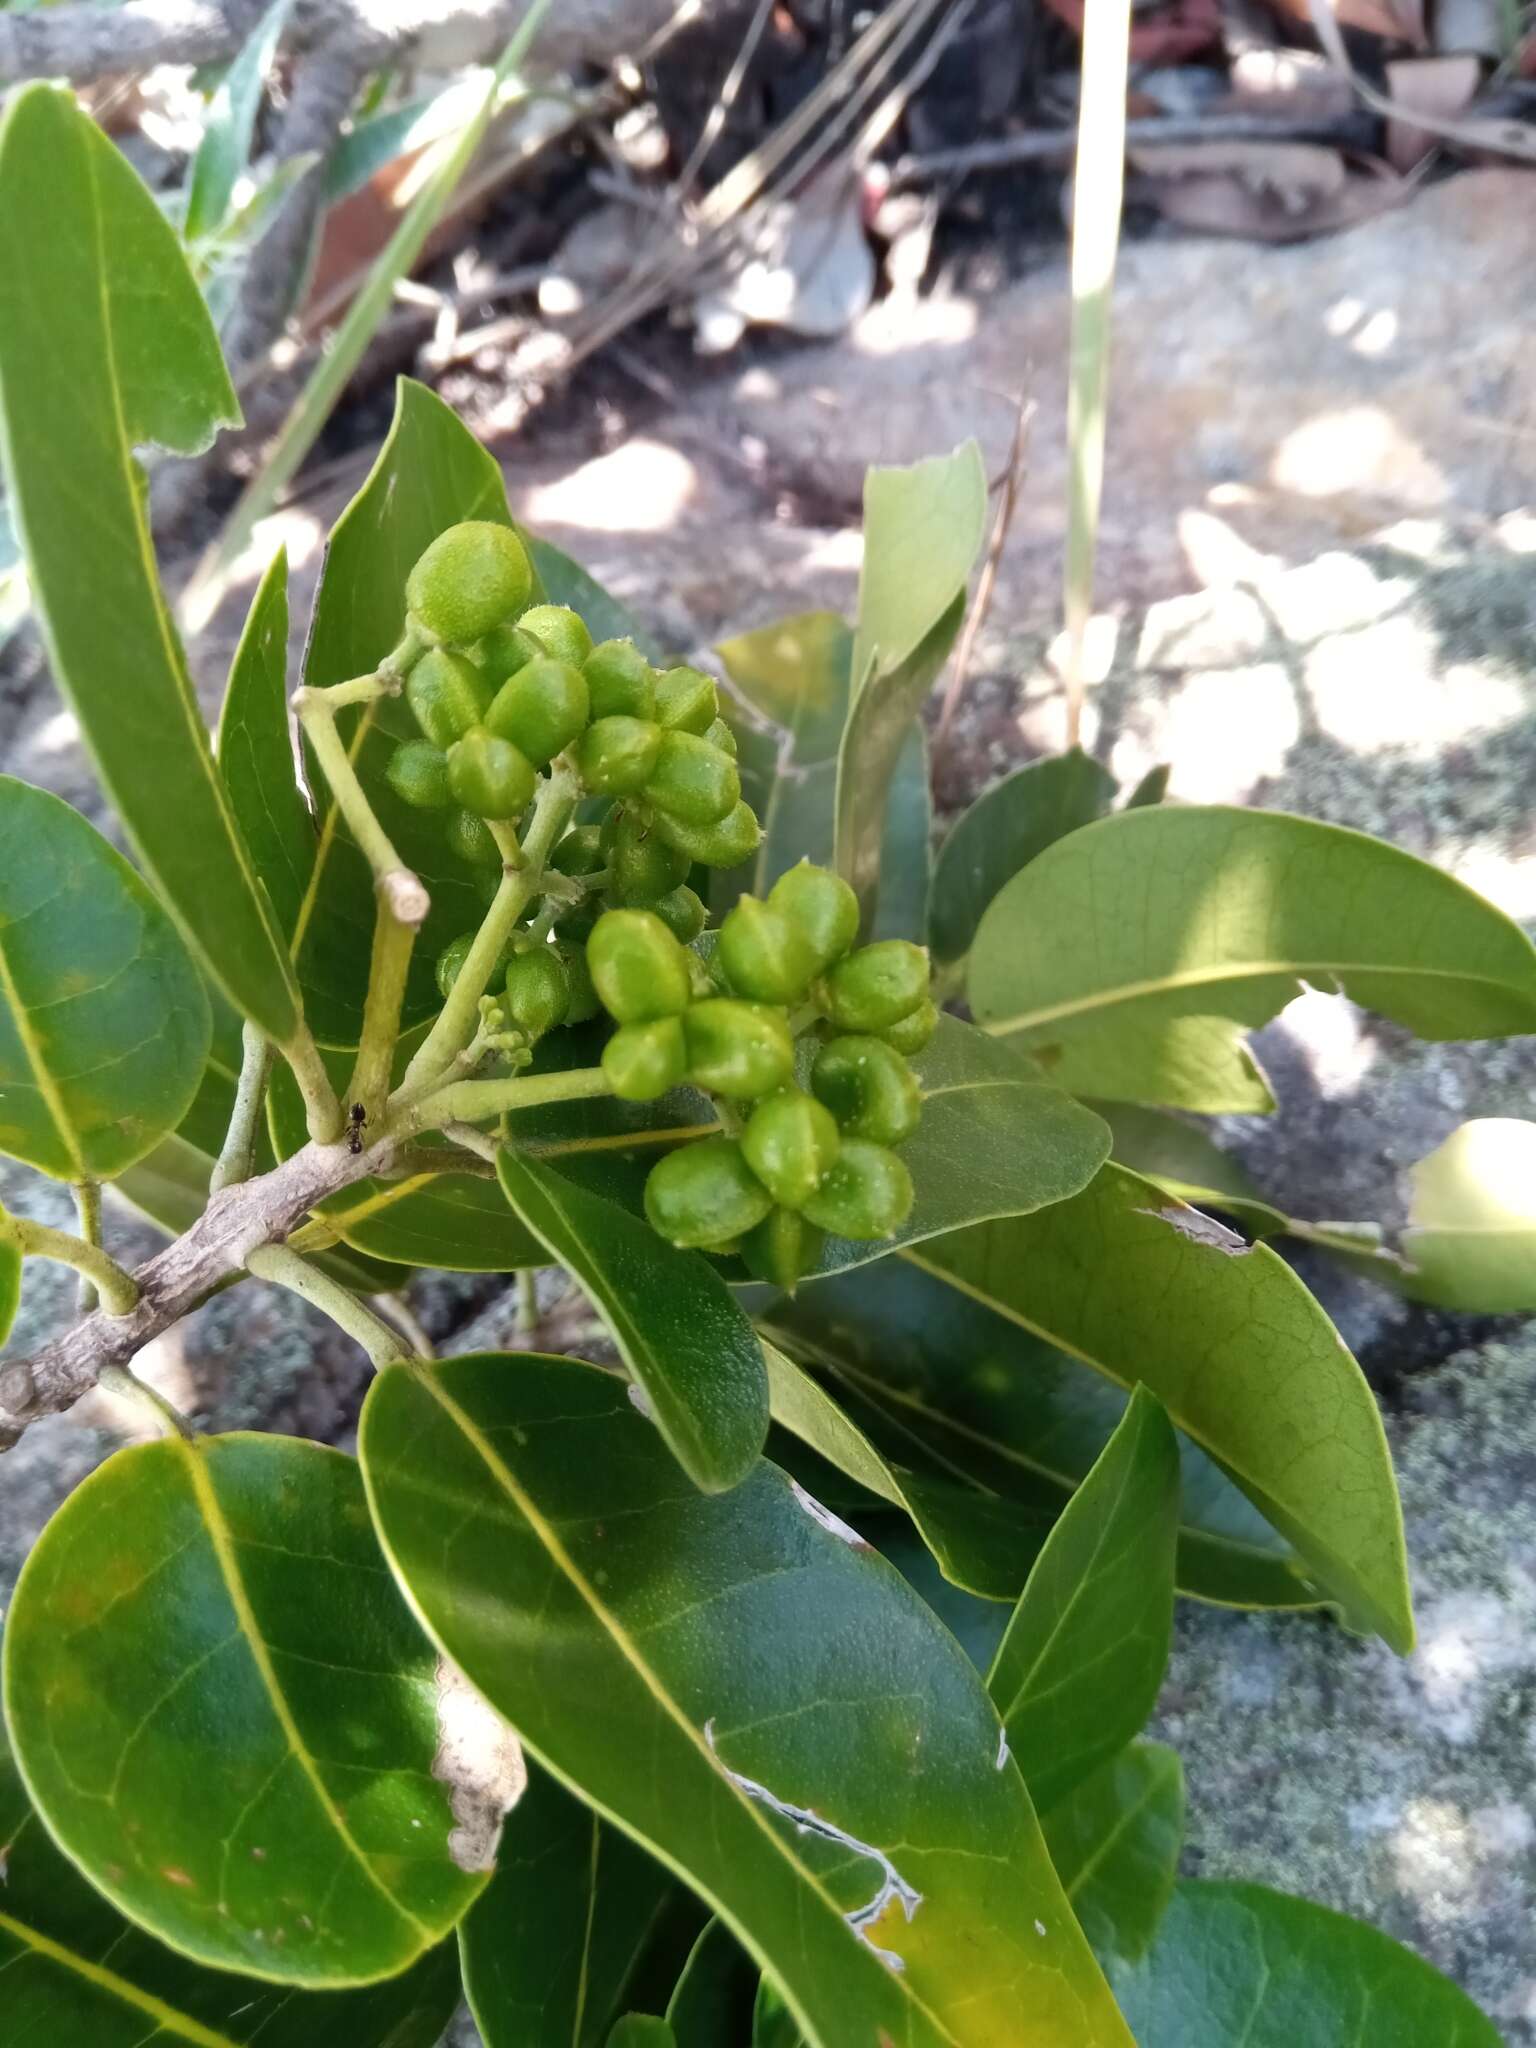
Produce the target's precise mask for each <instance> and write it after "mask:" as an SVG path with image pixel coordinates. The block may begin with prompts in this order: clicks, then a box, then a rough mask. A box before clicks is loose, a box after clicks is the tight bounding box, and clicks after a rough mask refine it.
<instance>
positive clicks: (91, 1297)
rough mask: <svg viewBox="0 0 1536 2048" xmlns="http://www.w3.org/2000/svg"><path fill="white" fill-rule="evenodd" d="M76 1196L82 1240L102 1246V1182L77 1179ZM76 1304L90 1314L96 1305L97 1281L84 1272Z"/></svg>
mask: <svg viewBox="0 0 1536 2048" xmlns="http://www.w3.org/2000/svg"><path fill="white" fill-rule="evenodd" d="M72 1185H73V1189H74V1197H75V1221H76V1223H77V1224H78V1225H79V1230H80V1238H81V1242H82V1243H84V1244H89V1245H94V1246H96V1247H97V1248H98V1249H100V1246H101V1182H100V1181H96V1180H77V1181H75V1182H74V1183H73V1184H72ZM75 1305H76V1307H77V1308H78V1309H79V1311H80V1313H81V1315H83V1316H85V1315H89V1314H90V1312H91V1310H92V1309H93V1308H94V1307H95V1306H96V1283H95V1282H94V1281H93V1280H91V1279H90V1278H88V1276H87V1275H86V1274H84V1273H82V1274H81V1275H80V1287H79V1291H78V1293H77V1294H76V1296H75Z"/></svg>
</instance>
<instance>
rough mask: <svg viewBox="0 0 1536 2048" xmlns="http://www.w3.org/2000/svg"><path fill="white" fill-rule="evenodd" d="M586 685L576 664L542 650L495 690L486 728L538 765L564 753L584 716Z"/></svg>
mask: <svg viewBox="0 0 1536 2048" xmlns="http://www.w3.org/2000/svg"><path fill="white" fill-rule="evenodd" d="M587 709H588V706H587V686H586V683H585V681H584V680H583V678H582V673H581V670H580V669H579V668H573V667H572V665H571V664H570V662H568V661H556V660H554V659H553V658H552V657H551V656H550V655H547V654H541V655H538V656H536V657H535V659H534V660H532V661H530V662H526V663H525V664H524V666H523V667H522V668H520V669H519V670H518V671H517V674H516V675H514V676H511V677H509V678H508V680H507V681H506V682H504V683H503V684H502V686H501V688H500V689H499V690H498V691H497V693H496V697H495V700H494V701H493V703H492V705H491V707H490V709H489V710H488V711H487V712H486V714H485V723H486V726H487V727H488V729H489V730H490V731H491V732H493V733H495V734H496V735H497V736H498V738H500V739H504V740H511V741H512V743H513V745H514V746H516V747H520V748H521V749H522V751H523V752H524V753H525V754H526V755H527V756H528V758H529V760H530V761H532V762H533V764H534V766H535V767H537V768H542V767H544V766H545V765H546V763H548V762H550V761H553V759H554V758H555V756H556V754H559V753H563V752H564V751H565V749H566V748H567V747H568V746H569V745H570V744H571V741H572V740H573V739H575V738H576V736H577V734H578V733H579V732H581V731H582V729H583V728H584V727H585V725H586V722H587Z"/></svg>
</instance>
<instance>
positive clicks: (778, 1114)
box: [741, 1088, 842, 1209]
mask: <svg viewBox="0 0 1536 2048" xmlns="http://www.w3.org/2000/svg"><path fill="white" fill-rule="evenodd" d="M841 1148H842V1139H841V1137H840V1135H839V1133H838V1128H837V1124H836V1122H835V1120H834V1118H833V1116H832V1113H831V1111H830V1110H827V1109H824V1108H823V1107H822V1105H821V1104H820V1103H819V1102H818V1101H816V1099H815V1097H814V1096H810V1095H805V1094H803V1093H802V1092H801V1091H800V1089H798V1088H781V1089H779V1090H778V1092H777V1093H776V1094H774V1095H770V1096H767V1097H766V1098H765V1099H764V1100H763V1101H762V1102H760V1103H759V1104H758V1105H757V1107H756V1109H754V1110H753V1112H752V1114H751V1116H749V1117H748V1119H747V1127H746V1129H745V1130H744V1131H743V1132H742V1134H741V1149H742V1151H743V1152H744V1153H745V1154H746V1157H747V1164H748V1166H750V1167H751V1169H752V1171H753V1172H754V1173H755V1174H756V1175H757V1177H758V1179H759V1180H760V1181H761V1182H762V1184H763V1186H764V1187H765V1188H766V1189H767V1190H768V1192H769V1194H770V1195H772V1197H773V1199H774V1200H775V1201H776V1202H780V1203H782V1204H783V1206H784V1207H785V1208H786V1209H803V1208H804V1207H805V1205H806V1203H807V1202H808V1201H809V1200H810V1199H811V1197H812V1195H814V1194H815V1192H816V1190H817V1189H818V1188H819V1187H820V1186H821V1183H822V1179H823V1177H824V1176H825V1174H826V1173H827V1171H828V1169H829V1168H830V1167H831V1165H832V1163H833V1162H834V1160H835V1159H836V1158H837V1155H838V1153H839V1151H840V1150H841Z"/></svg>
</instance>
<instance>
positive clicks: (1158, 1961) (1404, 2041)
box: [1113, 1879, 1500, 2048]
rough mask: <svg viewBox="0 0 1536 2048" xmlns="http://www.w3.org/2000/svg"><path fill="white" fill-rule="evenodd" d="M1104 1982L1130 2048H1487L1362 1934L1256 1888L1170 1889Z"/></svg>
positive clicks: (1461, 2014)
mask: <svg viewBox="0 0 1536 2048" xmlns="http://www.w3.org/2000/svg"><path fill="white" fill-rule="evenodd" d="M1113 1979H1114V1985H1115V1990H1116V1993H1117V1995H1118V1997H1119V1999H1120V2002H1121V2005H1122V2006H1123V2008H1124V2010H1125V2016H1126V2018H1127V2019H1128V2020H1129V2021H1130V2023H1131V2026H1132V2027H1133V2029H1134V2030H1135V2034H1136V2039H1137V2041H1138V2042H1139V2043H1140V2044H1141V2048H1231V2044H1232V2043H1233V2042H1236V2041H1241V2042H1242V2043H1243V2048H1301V2044H1303V2043H1306V2044H1307V2048H1312V2044H1313V2043H1316V2044H1317V2048H1322V2044H1323V2043H1325V2042H1326V2043H1327V2048H1378V2044H1382V2048H1384V2044H1385V2043H1387V2042H1390V2043H1391V2044H1392V2048H1499V2043H1500V2035H1499V2032H1498V2029H1497V2028H1496V2027H1495V2026H1494V2025H1493V2023H1492V2022H1491V2021H1490V2020H1488V2019H1487V2018H1485V2017H1484V2015H1483V2014H1482V2013H1480V2012H1479V2011H1478V2009H1477V2007H1476V2006H1475V2005H1474V2004H1473V2003H1472V2001H1471V1999H1470V1998H1468V1997H1467V1995H1466V1993H1465V1992H1463V1991H1460V1990H1458V1989H1457V1987H1456V1986H1455V1985H1454V1984H1452V1983H1451V1982H1450V1980H1449V1979H1448V1978H1446V1977H1442V1976H1441V1975H1440V1972H1439V1971H1438V1970H1434V1969H1431V1968H1430V1966H1429V1964H1428V1963H1426V1962H1424V1961H1422V1960H1421V1958H1420V1957H1418V1956H1416V1955H1414V1953H1413V1952H1412V1950H1411V1949H1406V1948H1403V1947H1401V1946H1400V1945H1399V1944H1398V1943H1397V1942H1395V1941H1393V1940H1391V1939H1390V1938H1389V1937H1388V1936H1387V1935H1385V1934H1378V1933H1377V1931H1376V1929H1375V1928H1374V1927H1367V1926H1365V1925H1364V1924H1363V1923H1362V1922H1360V1921H1358V1920H1350V1919H1348V1918H1346V1916H1345V1915H1344V1914H1342V1913H1331V1912H1329V1911H1328V1909H1327V1908H1326V1907H1324V1906H1315V1905H1313V1904H1312V1902H1311V1901H1310V1900H1309V1899H1293V1898H1288V1897H1287V1896H1286V1895H1285V1894H1284V1893H1283V1892H1273V1891H1270V1890H1269V1889H1268V1888H1267V1887H1266V1886H1264V1885H1259V1884H1210V1883H1197V1882H1192V1881H1191V1880H1189V1879H1185V1880H1184V1881H1183V1882H1182V1883H1180V1884H1179V1885H1177V1886H1175V1888H1174V1894H1173V1903H1172V1904H1171V1905H1170V1906H1169V1908H1168V1911H1167V1913H1166V1914H1165V1915H1164V1917H1163V1923H1162V1927H1161V1929H1160V1930H1159V1932H1158V1936H1157V1940H1156V1942H1155V1943H1154V1944H1153V1947H1152V1952H1151V1954H1150V1955H1148V1956H1147V1957H1146V1959H1145V1960H1144V1961H1143V1962H1141V1963H1138V1964H1136V1965H1134V1966H1131V1965H1128V1964H1117V1965H1116V1966H1115V1967H1114V1971H1113Z"/></svg>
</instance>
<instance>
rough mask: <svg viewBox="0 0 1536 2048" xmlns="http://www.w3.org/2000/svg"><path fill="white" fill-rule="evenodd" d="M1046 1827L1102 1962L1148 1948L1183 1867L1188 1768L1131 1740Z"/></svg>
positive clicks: (1167, 1752) (1132, 1958)
mask: <svg viewBox="0 0 1536 2048" xmlns="http://www.w3.org/2000/svg"><path fill="white" fill-rule="evenodd" d="M1042 1825H1043V1826H1044V1828H1045V1845H1046V1847H1047V1848H1048V1849H1049V1850H1050V1852H1051V1861H1052V1862H1053V1863H1054V1864H1055V1866H1056V1875H1057V1876H1058V1877H1059V1878H1060V1879H1061V1881H1062V1883H1063V1885H1064V1886H1065V1887H1066V1892H1067V1897H1068V1898H1069V1899H1070V1900H1071V1901H1072V1910H1073V1912H1074V1913H1075V1914H1076V1915H1077V1919H1078V1925H1079V1926H1080V1927H1081V1928H1082V1930H1083V1932H1084V1934H1086V1935H1087V1937H1088V1939H1089V1941H1090V1942H1091V1943H1092V1944H1093V1952H1094V1954H1095V1955H1096V1956H1097V1957H1098V1958H1099V1960H1100V1961H1101V1962H1107V1961H1108V1959H1109V1958H1110V1957H1111V1956H1123V1957H1124V1958H1125V1959H1126V1961H1127V1962H1136V1961H1137V1960H1138V1959H1139V1958H1140V1957H1142V1956H1144V1955H1145V1954H1146V1952H1147V1950H1148V1948H1149V1947H1150V1946H1151V1942H1152V1937H1153V1935H1154V1934H1156V1932H1157V1925H1158V1922H1159V1921H1160V1920H1161V1919H1162V1917H1163V1913H1164V1911H1165V1909H1166V1907H1167V1905H1168V1901H1169V1900H1170V1899H1171V1898H1172V1897H1173V1882H1174V1878H1175V1876H1176V1875H1177V1873H1178V1868H1179V1850H1180V1847H1181V1846H1182V1843H1183V1839H1184V1767H1183V1765H1182V1764H1181V1763H1180V1762H1179V1759H1178V1755H1177V1753H1176V1752H1175V1751H1174V1750H1171V1749H1167V1748H1165V1747H1164V1746H1163V1744H1162V1743H1160V1742H1133V1743H1132V1744H1131V1746H1130V1748H1129V1749H1123V1750H1122V1751H1121V1752H1120V1754H1119V1755H1118V1756H1114V1757H1111V1758H1110V1759H1109V1761H1108V1763H1104V1764H1101V1765H1100V1766H1099V1768H1098V1769H1097V1770H1096V1771H1095V1772H1094V1773H1093V1775H1092V1776H1091V1777H1088V1778H1084V1780H1083V1782H1082V1783H1081V1784H1080V1785H1079V1786H1078V1787H1077V1788H1076V1790H1075V1791H1072V1792H1069V1793H1068V1794H1067V1796H1066V1798H1065V1799H1063V1800H1061V1801H1060V1803H1059V1804H1058V1805H1056V1806H1054V1807H1052V1809H1051V1811H1050V1813H1049V1814H1048V1815H1047V1816H1046V1818H1045V1820H1044V1822H1043V1823H1042Z"/></svg>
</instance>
